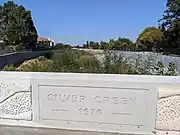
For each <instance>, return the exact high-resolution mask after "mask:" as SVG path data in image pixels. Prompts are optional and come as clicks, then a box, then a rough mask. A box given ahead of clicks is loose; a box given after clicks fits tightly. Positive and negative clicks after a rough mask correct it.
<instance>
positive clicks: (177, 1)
mask: <svg viewBox="0 0 180 135" xmlns="http://www.w3.org/2000/svg"><path fill="white" fill-rule="evenodd" d="M166 7H167V9H166V10H165V11H164V14H163V17H162V19H160V20H159V23H160V28H161V29H162V31H163V33H164V36H165V43H164V48H165V50H166V51H167V50H169V49H173V48H179V47H180V0H167V4H166Z"/></svg>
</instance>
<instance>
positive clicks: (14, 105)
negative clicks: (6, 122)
mask: <svg viewBox="0 0 180 135" xmlns="http://www.w3.org/2000/svg"><path fill="white" fill-rule="evenodd" d="M31 102H32V100H31V90H30V84H26V83H24V84H21V83H20V82H19V84H16V83H14V82H11V81H8V80H4V81H2V80H1V83H0V118H1V119H16V120H22V119H24V120H31V119H32V118H31V116H32V115H31V114H32V105H31Z"/></svg>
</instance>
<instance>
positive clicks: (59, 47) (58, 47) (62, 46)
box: [52, 43, 72, 50]
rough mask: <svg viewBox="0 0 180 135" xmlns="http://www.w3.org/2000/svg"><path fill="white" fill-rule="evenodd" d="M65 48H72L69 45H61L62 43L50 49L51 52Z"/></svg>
mask: <svg viewBox="0 0 180 135" xmlns="http://www.w3.org/2000/svg"><path fill="white" fill-rule="evenodd" d="M65 48H69V49H70V48H72V47H71V45H68V44H63V43H57V44H56V45H55V46H54V47H52V49H53V50H60V49H65Z"/></svg>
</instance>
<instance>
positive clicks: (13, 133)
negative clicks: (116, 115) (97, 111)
mask: <svg viewBox="0 0 180 135" xmlns="http://www.w3.org/2000/svg"><path fill="white" fill-rule="evenodd" d="M0 135H116V134H110V133H92V132H82V131H76V132H75V131H70V130H55V129H35V128H25V127H10V126H1V125H0Z"/></svg>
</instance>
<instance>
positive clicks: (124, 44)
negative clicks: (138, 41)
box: [83, 38, 135, 51]
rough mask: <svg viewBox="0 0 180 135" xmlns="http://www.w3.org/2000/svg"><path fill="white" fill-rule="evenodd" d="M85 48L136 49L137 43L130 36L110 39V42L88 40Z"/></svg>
mask: <svg viewBox="0 0 180 135" xmlns="http://www.w3.org/2000/svg"><path fill="white" fill-rule="evenodd" d="M83 48H88V49H104V50H107V49H108V50H128V51H130V50H134V49H135V44H134V43H133V42H132V41H131V40H130V39H128V38H119V39H118V40H114V39H110V41H109V42H103V41H101V42H100V43H98V42H93V41H87V42H86V44H84V45H83Z"/></svg>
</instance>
